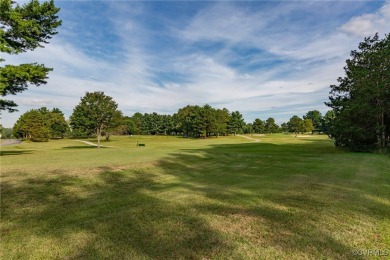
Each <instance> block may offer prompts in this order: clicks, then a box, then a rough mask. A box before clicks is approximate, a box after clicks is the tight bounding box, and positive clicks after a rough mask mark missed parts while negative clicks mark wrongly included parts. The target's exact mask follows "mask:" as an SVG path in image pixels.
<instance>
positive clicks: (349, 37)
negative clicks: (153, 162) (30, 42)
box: [2, 1, 390, 127]
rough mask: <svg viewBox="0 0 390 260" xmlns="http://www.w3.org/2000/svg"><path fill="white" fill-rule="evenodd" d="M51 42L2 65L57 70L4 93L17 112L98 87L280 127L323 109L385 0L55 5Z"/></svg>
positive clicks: (388, 12) (69, 100)
mask: <svg viewBox="0 0 390 260" xmlns="http://www.w3.org/2000/svg"><path fill="white" fill-rule="evenodd" d="M56 5H57V6H58V7H60V8H61V11H60V13H59V16H60V19H62V21H63V23H62V26H61V27H60V28H59V29H58V31H59V34H58V35H56V36H55V37H54V38H53V39H52V41H51V43H50V44H48V45H46V47H45V48H44V49H37V50H35V51H33V52H27V53H23V54H19V55H13V56H8V55H3V56H4V58H5V60H6V62H5V63H6V64H20V63H30V62H38V63H43V64H45V65H46V66H48V67H51V68H53V69H54V71H52V72H51V73H50V74H49V79H48V84H47V85H44V86H40V87H39V88H36V87H31V88H29V89H28V90H27V91H25V92H23V93H20V94H18V95H17V96H9V97H8V98H9V99H12V100H14V101H15V102H16V103H17V104H18V105H19V107H18V109H19V112H15V113H12V114H9V113H7V112H3V114H2V124H3V126H5V127H11V126H13V124H14V123H15V122H16V120H17V119H18V118H19V116H20V115H21V114H23V113H24V112H26V111H27V110H30V109H32V108H39V107H42V106H46V107H48V108H52V107H59V108H60V109H61V110H62V111H63V112H64V113H65V116H66V117H69V116H70V114H71V113H72V110H73V108H74V107H75V106H76V105H77V104H78V102H79V101H80V97H82V96H84V94H85V92H86V91H104V92H105V93H106V94H107V95H109V96H111V97H113V98H114V99H115V100H116V101H117V103H118V105H119V109H120V110H121V111H122V112H123V113H124V114H125V115H132V114H133V113H135V112H142V113H144V112H147V113H150V112H158V113H169V114H172V113H174V112H175V111H177V109H178V108H180V107H184V106H186V105H188V104H194V105H195V104H197V105H204V104H210V105H211V106H213V107H216V108H223V107H226V108H228V109H229V110H231V111H234V110H239V111H240V112H241V113H242V114H243V116H244V118H245V121H247V122H252V121H253V120H254V119H255V118H262V119H265V118H268V117H274V118H275V119H276V121H277V122H278V123H281V122H286V121H288V119H289V118H290V117H291V116H292V115H294V114H296V115H299V116H301V115H303V114H305V113H306V112H307V111H309V110H314V109H317V110H320V111H321V112H323V114H325V113H324V112H325V111H326V110H328V109H329V108H327V107H326V106H325V105H324V102H325V101H327V100H328V96H329V95H328V93H329V91H330V88H329V85H331V84H335V83H336V79H337V77H339V76H343V75H344V71H343V67H344V66H345V60H346V59H347V58H349V53H350V51H351V50H354V49H357V45H358V43H359V42H361V41H362V40H363V38H364V37H367V36H373V35H374V34H375V32H379V35H380V36H381V37H382V36H383V35H384V33H388V25H389V24H390V2H389V1H357V2H356V1H340V2H335V1H320V2H318V1H313V2H310V1H297V2H295V1H283V2H278V3H273V2H265V1H259V2H187V1H180V2H175V1H161V2H134V1H98V2H95V1H56Z"/></svg>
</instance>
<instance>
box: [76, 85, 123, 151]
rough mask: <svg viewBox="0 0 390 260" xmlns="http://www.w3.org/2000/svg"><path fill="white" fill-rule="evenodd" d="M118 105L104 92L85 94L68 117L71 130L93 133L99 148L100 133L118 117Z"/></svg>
mask: <svg viewBox="0 0 390 260" xmlns="http://www.w3.org/2000/svg"><path fill="white" fill-rule="evenodd" d="M117 108H118V104H117V103H116V102H115V101H114V100H113V98H112V97H109V96H106V95H105V94H104V92H101V91H96V92H86V93H85V96H84V97H82V98H81V101H80V103H79V104H78V105H77V106H76V107H75V108H74V110H73V114H72V115H71V116H70V122H71V123H70V124H71V126H72V128H73V129H75V130H81V131H85V132H86V133H93V132H94V133H95V134H96V137H97V140H98V145H97V147H98V148H100V139H101V136H102V133H103V132H104V131H105V130H108V128H109V127H111V126H112V122H113V120H114V119H115V118H116V116H117V115H118V113H119V111H118V110H117Z"/></svg>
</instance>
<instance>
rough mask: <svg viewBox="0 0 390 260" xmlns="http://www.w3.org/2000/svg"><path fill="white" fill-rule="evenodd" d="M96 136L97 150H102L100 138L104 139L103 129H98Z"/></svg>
mask: <svg viewBox="0 0 390 260" xmlns="http://www.w3.org/2000/svg"><path fill="white" fill-rule="evenodd" d="M96 136H97V141H98V145H97V148H98V149H100V138H101V137H102V129H101V127H99V128H98V129H97V131H96Z"/></svg>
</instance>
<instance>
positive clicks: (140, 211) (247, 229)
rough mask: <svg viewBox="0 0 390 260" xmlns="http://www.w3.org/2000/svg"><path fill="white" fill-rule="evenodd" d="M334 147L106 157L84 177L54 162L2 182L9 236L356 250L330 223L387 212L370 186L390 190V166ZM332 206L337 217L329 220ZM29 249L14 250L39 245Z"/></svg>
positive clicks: (234, 253)
mask: <svg viewBox="0 0 390 260" xmlns="http://www.w3.org/2000/svg"><path fill="white" fill-rule="evenodd" d="M82 147H83V148H90V147H88V146H82ZM91 148H95V147H91ZM337 154H338V153H337V152H335V151H334V148H333V147H331V146H326V145H325V146H324V145H323V144H322V143H321V142H320V143H317V142H315V141H310V142H307V144H306V143H305V144H299V145H297V144H291V145H273V144H267V143H249V144H238V145H214V146H211V147H210V148H208V149H186V150H181V151H179V152H177V153H174V154H170V155H168V156H166V158H163V159H161V160H160V161H159V163H158V166H157V167H154V168H153V167H152V168H140V169H128V170H123V171H117V170H114V169H112V168H110V167H100V168H99V169H97V170H98V173H97V174H96V175H93V176H90V177H88V178H84V176H83V174H82V173H80V175H79V176H72V175H68V174H66V172H65V171H64V172H61V171H59V170H56V171H53V172H51V173H49V174H47V176H48V177H44V176H46V175H42V176H40V177H35V178H30V179H28V178H25V179H24V180H23V181H19V182H18V183H17V184H12V183H11V182H6V183H2V189H1V193H2V203H1V212H2V220H3V221H4V223H8V224H6V225H5V226H4V228H3V230H2V237H3V239H4V241H3V242H4V244H6V245H11V244H12V243H17V244H18V245H17V246H18V247H19V248H28V247H27V245H29V244H30V243H33V242H34V241H37V240H38V241H39V239H42V240H43V242H38V244H36V245H34V246H35V247H45V246H46V244H47V243H49V244H50V243H52V242H51V241H60V242H59V245H56V246H57V250H59V251H58V252H56V251H55V249H53V251H51V252H50V253H52V255H45V257H49V258H50V257H57V258H58V257H60V258H64V257H68V258H92V259H94V258H116V259H120V258H125V259H137V258H153V259H172V258H173V259H176V258H182V259H208V258H242V259H247V258H253V259H259V258H260V259H261V258H275V257H281V258H291V257H294V256H295V258H297V257H306V258H324V257H327V258H335V259H349V258H350V259H352V258H353V259H356V256H353V255H352V253H351V252H352V249H355V248H352V247H351V245H350V244H349V243H348V241H349V237H341V238H337V235H333V232H338V228H339V227H343V225H347V226H348V225H349V224H348V223H345V222H348V221H347V220H344V219H343V217H342V216H348V217H350V218H353V217H354V216H358V217H357V218H363V219H364V218H367V219H369V220H373V219H377V220H383V219H386V218H388V217H389V216H388V212H389V210H390V208H389V206H388V205H386V204H380V203H379V202H376V201H374V200H370V199H369V198H368V197H367V196H365V195H372V196H374V195H375V196H376V197H379V198H384V199H385V198H388V196H390V194H389V191H388V189H387V190H386V189H384V187H385V186H384V185H387V186H388V185H389V177H383V176H371V175H370V174H367V175H359V173H358V172H357V171H355V170H354V169H358V168H359V167H360V165H361V164H362V163H365V162H364V160H362V158H363V157H362V156H356V157H355V156H354V155H349V154H344V153H340V154H339V155H343V156H344V155H345V156H346V157H342V158H344V159H337V158H335V156H337ZM375 158H379V157H375ZM375 158H374V157H370V158H369V159H370V163H372V165H373V167H375V165H377V164H376V162H375V160H373V159H375ZM330 162H332V163H330ZM346 162H347V163H350V164H351V165H352V166H351V167H352V170H351V169H349V168H348V170H345V169H346V168H345V167H344V168H343V165H344V166H345V163H346ZM384 167H390V165H389V164H385V165H384ZM344 171H345V172H344ZM374 172H375V171H373V174H372V175H375V174H374ZM356 180H358V181H362V182H363V183H365V184H364V186H359V185H360V184H359V183H360V182H355V181H356ZM378 190H379V192H378ZM328 217H330V219H332V221H334V222H335V224H334V226H332V224H329V225H328V226H326V225H325V226H324V225H323V224H324V223H323V222H321V221H323V220H324V219H326V218H328ZM353 224H354V223H350V225H353ZM338 225H339V226H338ZM344 227H345V226H344ZM48 241H50V242H48ZM372 242H373V243H375V241H372ZM36 243H37V242H36ZM53 243H55V242H53ZM69 245H70V246H69ZM3 247H4V246H3ZM58 248H60V249H58ZM267 248H272V249H273V250H274V251H271V253H272V254H271V255H267V253H264V251H265V249H267ZM6 249H7V248H6ZM25 250H26V251H24V252H22V253H20V252H19V254H18V256H20V257H22V258H23V256H25V257H26V256H31V254H32V253H34V252H35V251H34V249H30V251H28V250H27V249H25ZM61 250H62V251H61ZM3 251H4V252H11V253H9V254H10V255H6V254H7V253H5V256H8V257H9V258H12V257H15V254H14V255H12V250H8V251H7V250H3ZM275 252H276V253H275ZM278 252H279V255H278V254H277V253H278ZM46 254H48V252H46ZM33 257H34V256H33ZM41 257H42V256H41ZM37 258H39V257H37Z"/></svg>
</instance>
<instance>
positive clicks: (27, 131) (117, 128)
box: [13, 91, 327, 144]
mask: <svg viewBox="0 0 390 260" xmlns="http://www.w3.org/2000/svg"><path fill="white" fill-rule="evenodd" d="M326 122H327V120H326V117H323V116H322V115H321V113H320V112H319V111H317V110H313V111H309V112H307V113H306V115H304V116H303V118H300V117H298V116H296V115H295V116H293V117H291V119H290V120H289V121H288V122H286V123H283V124H281V125H280V126H279V125H278V124H276V123H275V119H274V118H272V117H270V118H268V119H266V120H264V121H263V120H261V119H259V118H256V119H255V120H254V121H253V122H252V123H246V122H245V121H244V118H243V115H242V114H241V113H240V112H239V111H233V112H230V111H229V110H228V109H226V108H223V109H218V108H213V107H212V106H210V105H207V104H206V105H204V106H199V105H188V106H186V107H183V108H180V109H178V111H177V112H176V113H174V114H172V115H166V114H158V113H156V112H153V113H144V114H142V113H139V112H137V113H135V114H133V115H132V116H125V115H123V113H122V112H121V111H119V110H118V104H117V103H116V102H115V100H114V99H113V98H112V97H110V96H107V95H105V94H104V92H99V91H98V92H87V93H86V94H85V96H84V97H82V98H81V100H80V103H79V104H78V105H77V106H76V107H75V108H74V109H73V113H72V115H71V116H70V118H69V120H68V121H66V120H65V118H64V114H63V113H62V112H61V110H59V109H58V108H54V109H53V110H48V109H47V108H45V107H43V108H40V109H32V110H30V111H27V112H26V113H24V114H23V115H21V117H20V118H19V119H18V121H17V122H16V123H15V125H14V127H13V135H14V136H15V137H17V138H25V139H29V140H32V141H48V140H49V138H64V137H66V136H68V137H91V136H94V137H97V139H98V143H99V144H100V139H101V137H103V136H105V138H106V139H107V140H108V139H109V138H110V135H111V134H119V135H182V136H183V137H195V138H200V137H203V138H207V137H211V136H213V137H218V136H226V135H235V134H242V133H245V134H253V133H255V134H266V133H268V134H272V133H280V132H290V133H295V134H298V133H305V132H315V131H318V132H326V131H325V130H326Z"/></svg>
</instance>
